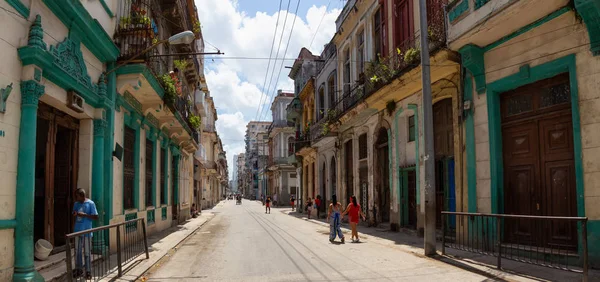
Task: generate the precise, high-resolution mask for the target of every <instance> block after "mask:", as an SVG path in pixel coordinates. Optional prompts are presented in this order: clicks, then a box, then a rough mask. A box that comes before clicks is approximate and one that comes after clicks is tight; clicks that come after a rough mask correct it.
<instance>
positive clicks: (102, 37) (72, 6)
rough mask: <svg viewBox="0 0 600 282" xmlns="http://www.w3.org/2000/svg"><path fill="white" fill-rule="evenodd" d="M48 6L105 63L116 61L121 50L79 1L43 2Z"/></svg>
mask: <svg viewBox="0 0 600 282" xmlns="http://www.w3.org/2000/svg"><path fill="white" fill-rule="evenodd" d="M42 1H43V2H44V4H46V6H48V8H49V9H50V11H52V13H54V15H56V17H58V19H60V21H61V22H62V23H63V24H64V25H65V26H66V27H67V28H69V30H70V31H71V32H72V33H73V32H76V33H77V34H79V35H80V36H81V42H83V44H84V45H85V46H86V47H87V48H88V49H89V50H90V51H91V52H92V53H93V54H94V55H95V56H96V57H97V58H98V59H99V60H100V61H102V62H103V63H105V62H110V61H116V60H117V57H118V56H119V48H117V46H116V45H115V43H114V42H113V41H112V38H111V37H110V35H109V34H108V33H106V31H105V30H104V28H103V27H102V25H100V23H99V22H98V20H96V19H94V18H92V16H91V15H90V14H89V13H88V11H87V10H86V9H85V7H83V4H81V1H79V0H64V1H55V0H42Z"/></svg>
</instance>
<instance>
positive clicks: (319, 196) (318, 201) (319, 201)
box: [315, 195, 321, 219]
mask: <svg viewBox="0 0 600 282" xmlns="http://www.w3.org/2000/svg"><path fill="white" fill-rule="evenodd" d="M315 208H316V209H317V219H319V218H321V216H320V214H321V213H320V211H321V195H317V198H315Z"/></svg>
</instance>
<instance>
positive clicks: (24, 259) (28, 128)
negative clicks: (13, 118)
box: [13, 80, 46, 281]
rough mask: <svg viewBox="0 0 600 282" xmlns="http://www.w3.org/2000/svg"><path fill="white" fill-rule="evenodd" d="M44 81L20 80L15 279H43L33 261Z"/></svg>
mask: <svg viewBox="0 0 600 282" xmlns="http://www.w3.org/2000/svg"><path fill="white" fill-rule="evenodd" d="M45 90H46V89H45V87H44V85H41V84H39V83H38V82H36V81H35V80H27V81H23V82H21V123H20V125H21V126H20V127H19V153H18V156H17V189H16V190H17V195H16V207H15V214H16V218H15V220H16V222H17V226H16V228H15V234H14V235H15V236H14V237H15V261H14V273H13V281H44V280H43V278H42V279H40V278H41V276H40V275H39V273H37V271H36V270H35V266H34V264H33V245H34V242H33V214H34V206H35V205H34V192H35V152H36V149H35V148H36V142H37V140H36V138H31V137H32V136H36V134H37V131H36V130H37V109H38V103H39V99H40V97H41V96H42V95H43V94H44V92H45Z"/></svg>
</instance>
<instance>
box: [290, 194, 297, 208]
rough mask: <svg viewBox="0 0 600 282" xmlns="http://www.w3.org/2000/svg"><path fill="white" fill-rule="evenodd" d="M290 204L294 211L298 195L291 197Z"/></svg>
mask: <svg viewBox="0 0 600 282" xmlns="http://www.w3.org/2000/svg"><path fill="white" fill-rule="evenodd" d="M290 205H291V206H292V211H294V208H295V205H296V197H294V195H292V196H291V197H290Z"/></svg>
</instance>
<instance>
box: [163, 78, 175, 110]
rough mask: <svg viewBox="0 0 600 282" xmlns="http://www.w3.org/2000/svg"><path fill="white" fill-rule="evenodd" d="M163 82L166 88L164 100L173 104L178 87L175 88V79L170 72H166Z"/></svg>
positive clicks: (168, 103)
mask: <svg viewBox="0 0 600 282" xmlns="http://www.w3.org/2000/svg"><path fill="white" fill-rule="evenodd" d="M161 84H162V86H163V88H164V89H165V95H164V100H165V103H166V104H167V105H173V104H174V103H175V98H176V97H177V89H176V88H175V81H173V78H172V77H171V76H170V75H169V74H164V75H163V76H162V79H161Z"/></svg>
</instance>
